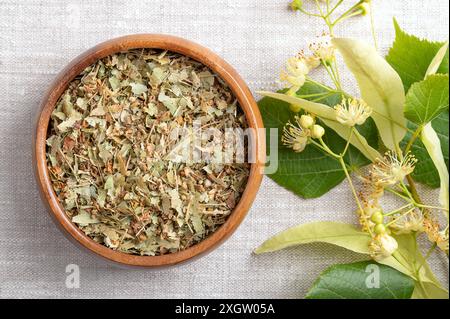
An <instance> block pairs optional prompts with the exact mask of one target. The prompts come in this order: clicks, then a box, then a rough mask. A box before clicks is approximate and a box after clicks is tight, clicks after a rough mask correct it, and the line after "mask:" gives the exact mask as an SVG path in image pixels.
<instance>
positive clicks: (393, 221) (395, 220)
mask: <svg viewBox="0 0 450 319" xmlns="http://www.w3.org/2000/svg"><path fill="white" fill-rule="evenodd" d="M414 209H415V208H411V209H410V210H408V211H407V212H404V213H403V214H401V215H400V216H398V217H397V218H394V219H393V220H392V221H391V222H389V223H387V224H386V227H389V226H391V225H392V224H395V223H396V222H397V220H399V219H400V218H403V217H405V216H406V215H408V214H411V213H412V212H413V211H414Z"/></svg>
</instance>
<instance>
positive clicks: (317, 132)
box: [311, 124, 325, 138]
mask: <svg viewBox="0 0 450 319" xmlns="http://www.w3.org/2000/svg"><path fill="white" fill-rule="evenodd" d="M324 134H325V129H324V128H323V127H322V126H320V125H317V124H316V125H314V126H313V128H312V130H311V136H312V138H322V136H323V135H324Z"/></svg>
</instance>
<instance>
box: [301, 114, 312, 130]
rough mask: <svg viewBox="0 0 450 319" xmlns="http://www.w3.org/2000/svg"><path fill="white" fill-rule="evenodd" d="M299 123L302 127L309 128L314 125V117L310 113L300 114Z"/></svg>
mask: <svg viewBox="0 0 450 319" xmlns="http://www.w3.org/2000/svg"><path fill="white" fill-rule="evenodd" d="M300 125H301V127H302V128H304V129H307V128H310V127H311V126H313V125H314V119H313V118H312V116H311V115H302V116H301V117H300Z"/></svg>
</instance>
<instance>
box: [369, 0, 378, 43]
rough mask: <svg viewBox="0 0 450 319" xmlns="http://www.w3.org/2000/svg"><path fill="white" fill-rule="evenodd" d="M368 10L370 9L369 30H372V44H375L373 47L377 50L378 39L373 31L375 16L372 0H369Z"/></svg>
mask: <svg viewBox="0 0 450 319" xmlns="http://www.w3.org/2000/svg"><path fill="white" fill-rule="evenodd" d="M369 8H370V9H369V10H370V13H369V14H370V30H371V31H372V37H373V44H374V45H375V49H377V51H378V40H377V35H376V32H375V17H374V16H373V4H372V1H370V2H369Z"/></svg>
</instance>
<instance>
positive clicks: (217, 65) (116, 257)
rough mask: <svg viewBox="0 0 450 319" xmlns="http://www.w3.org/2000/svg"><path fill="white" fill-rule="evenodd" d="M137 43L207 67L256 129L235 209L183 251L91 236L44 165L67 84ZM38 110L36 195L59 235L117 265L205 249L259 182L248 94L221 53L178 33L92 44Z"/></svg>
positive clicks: (246, 204) (256, 121)
mask: <svg viewBox="0 0 450 319" xmlns="http://www.w3.org/2000/svg"><path fill="white" fill-rule="evenodd" d="M137 48H155V49H163V50H169V51H173V52H177V53H180V54H183V55H186V56H189V57H191V58H193V59H194V60H197V61H199V62H201V63H203V64H204V65H206V66H208V67H209V68H210V69H211V70H213V71H214V72H215V73H217V74H218V75H219V76H221V78H222V79H223V80H225V82H226V83H227V84H228V85H229V86H230V88H231V90H232V91H233V93H234V95H235V97H236V98H237V99H238V101H239V104H240V105H241V108H242V109H243V111H244V114H245V116H246V119H247V122H248V125H249V127H251V128H253V129H255V133H256V134H255V142H256V143H255V144H256V154H257V156H256V162H255V163H252V164H251V169H250V176H249V178H248V182H247V186H246V188H245V190H244V192H243V194H242V197H241V199H240V201H239V203H238V205H237V206H236V207H235V208H234V210H233V212H232V213H231V214H230V216H229V217H228V219H227V221H226V222H225V223H224V224H223V225H222V226H221V227H220V228H219V229H218V230H217V231H216V232H214V233H213V234H211V235H210V236H208V237H207V238H206V239H204V240H203V241H201V242H200V243H198V244H196V245H194V246H192V247H190V248H188V249H185V250H183V251H180V252H176V253H172V254H167V255H163V256H137V255H130V254H126V253H122V252H118V251H114V250H112V249H110V248H107V247H106V246H104V245H101V244H99V243H96V242H95V241H93V240H92V239H91V238H89V237H88V236H87V235H85V234H84V233H83V231H82V230H81V229H79V228H78V227H77V226H76V225H75V224H74V223H73V222H72V221H71V220H70V219H69V218H68V216H67V215H66V213H65V211H64V209H63V207H62V205H61V204H60V202H59V200H58V198H57V196H56V194H55V192H54V191H53V187H52V184H51V180H50V177H49V174H48V170H47V160H46V139H47V129H48V125H49V121H50V116H51V112H52V111H53V109H54V107H55V105H56V103H57V101H58V99H59V98H60V96H61V94H62V93H63V92H64V91H65V89H66V88H67V86H68V85H69V83H70V82H71V81H72V80H73V79H74V78H75V77H76V76H77V75H79V74H80V73H81V72H82V71H83V70H84V69H85V68H86V67H88V66H89V65H91V64H93V63H94V62H95V61H97V60H99V59H101V58H103V57H106V56H108V55H111V54H113V53H117V52H121V51H127V50H130V49H137ZM37 115H38V117H37V121H36V130H35V136H34V139H33V144H34V147H33V153H34V155H33V162H34V163H33V164H34V168H35V175H36V180H37V183H38V185H39V188H40V192H41V196H42V198H43V201H44V203H45V204H46V205H47V206H48V211H49V212H50V215H51V217H52V218H53V220H54V221H55V223H56V224H57V225H58V226H60V228H62V229H63V233H64V235H66V237H67V238H69V239H70V240H71V241H72V242H75V243H77V244H79V246H82V247H84V248H86V249H87V250H88V251H90V252H93V253H95V255H97V256H100V257H102V258H103V259H106V260H108V261H111V262H114V263H116V264H120V265H128V266H137V267H161V266H170V265H175V264H179V263H182V262H185V261H188V260H192V259H194V258H195V257H199V256H201V255H203V254H206V253H207V252H210V251H211V250H212V249H214V248H217V247H218V246H219V245H220V244H221V243H223V242H224V241H225V240H226V239H227V238H228V237H229V236H231V234H232V233H233V232H234V231H235V230H236V229H237V227H238V226H239V225H240V223H241V222H242V221H243V219H244V217H245V216H246V215H247V212H248V210H249V209H250V206H251V204H252V203H253V201H254V199H255V197H256V194H257V191H258V189H259V186H260V184H261V180H262V176H263V174H262V168H263V165H264V163H263V161H264V160H265V159H264V158H263V154H264V155H265V136H264V134H263V133H262V132H263V130H261V129H262V128H263V122H262V118H261V115H260V113H259V109H258V106H257V104H256V102H255V100H254V98H253V95H252V93H251V92H250V90H249V88H248V87H247V85H246V84H245V82H244V80H243V79H242V78H241V77H240V76H239V74H238V73H237V72H236V71H235V70H234V69H233V67H232V66H231V65H229V64H228V63H227V62H225V61H224V60H223V59H222V58H221V57H219V56H218V55H216V54H215V53H213V52H212V51H210V50H209V49H207V48H205V47H203V46H201V45H199V44H197V43H194V42H191V41H188V40H185V39H183V38H179V37H175V36H170V35H164V34H135V35H127V36H123V37H119V38H115V39H111V40H109V41H106V42H103V43H100V44H98V45H96V46H95V47H93V48H91V49H89V50H87V51H86V52H84V53H82V54H81V55H79V56H78V57H76V58H75V59H74V60H72V61H71V62H70V63H69V65H68V66H67V67H66V68H64V69H63V70H62V71H61V72H60V73H59V74H58V76H57V77H56V79H55V80H54V81H53V83H52V84H51V86H50V88H49V89H48V91H47V93H46V95H45V96H44V98H43V100H42V102H41V105H40V110H39V112H38V114H37Z"/></svg>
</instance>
